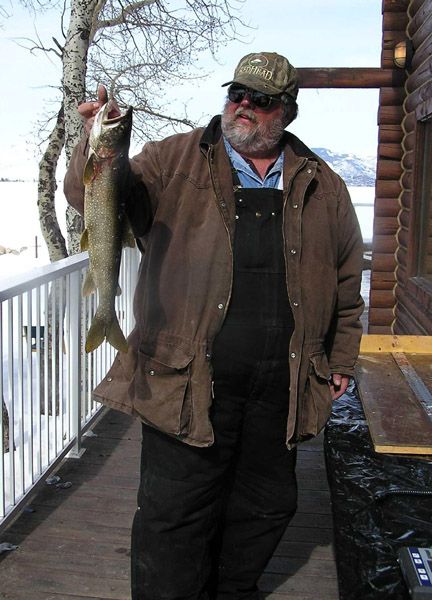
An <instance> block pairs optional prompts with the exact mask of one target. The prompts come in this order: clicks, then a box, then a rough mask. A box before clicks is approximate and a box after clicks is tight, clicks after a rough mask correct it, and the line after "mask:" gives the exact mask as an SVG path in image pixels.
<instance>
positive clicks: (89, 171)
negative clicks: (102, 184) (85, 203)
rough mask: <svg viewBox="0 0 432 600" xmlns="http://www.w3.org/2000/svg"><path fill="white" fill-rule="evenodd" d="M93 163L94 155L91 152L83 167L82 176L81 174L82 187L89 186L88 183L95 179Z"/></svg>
mask: <svg viewBox="0 0 432 600" xmlns="http://www.w3.org/2000/svg"><path fill="white" fill-rule="evenodd" d="M94 161H95V154H94V153H93V152H90V154H89V157H88V159H87V162H86V164H85V167H84V174H83V183H84V185H89V183H91V182H92V181H93V179H94V177H95V164H94Z"/></svg>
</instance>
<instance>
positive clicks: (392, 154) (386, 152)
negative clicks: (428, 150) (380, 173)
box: [378, 143, 403, 161]
mask: <svg viewBox="0 0 432 600" xmlns="http://www.w3.org/2000/svg"><path fill="white" fill-rule="evenodd" d="M402 155H403V151H402V146H401V145H400V144H389V143H388V144H379V145H378V159H394V160H399V161H400V160H401V159H402Z"/></svg>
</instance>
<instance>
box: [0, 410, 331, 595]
mask: <svg viewBox="0 0 432 600" xmlns="http://www.w3.org/2000/svg"><path fill="white" fill-rule="evenodd" d="M95 433H96V434H97V437H96V436H92V437H85V438H84V442H83V443H84V447H85V448H86V452H85V453H84V455H83V456H82V458H81V459H79V460H67V461H65V463H64V464H63V465H62V467H61V469H60V470H59V472H58V474H59V475H60V476H61V479H62V481H70V482H71V483H72V486H71V487H70V488H68V489H57V488H56V487H55V486H44V487H43V488H42V489H41V491H40V492H39V493H38V495H37V496H36V497H35V498H34V499H33V500H32V502H31V509H32V510H33V512H25V513H23V514H22V515H21V516H20V517H19V518H18V519H17V520H16V521H15V522H14V523H13V524H12V525H11V526H10V527H9V528H8V529H7V530H6V532H5V533H4V534H3V535H2V536H1V540H0V541H1V542H10V543H14V544H18V545H19V548H18V549H17V550H15V551H13V552H9V553H7V554H3V555H1V556H0V581H1V586H0V598H2V599H4V600H28V598H29V597H31V598H32V600H62V599H63V600H128V599H130V592H129V574H130V564H129V561H130V551H129V544H130V528H131V524H132V519H133V515H134V511H135V503H136V492H137V488H138V482H139V456H140V435H141V432H140V426H139V423H138V422H137V421H136V420H133V419H131V418H130V417H128V416H126V415H122V414H120V413H117V412H115V411H110V412H108V413H107V415H106V416H105V417H104V418H103V419H102V420H101V421H100V422H99V423H98V425H97V426H96V427H95ZM297 474H298V482H299V508H298V512H297V514H296V516H295V517H294V519H293V521H292V523H291V524H290V526H289V527H288V529H287V531H286V533H285V535H284V536H283V539H282V540H281V542H280V544H279V546H278V548H277V550H276V552H275V554H274V556H273V558H272V560H271V561H270V562H269V565H268V566H267V569H266V572H265V574H264V575H263V576H262V578H261V580H260V588H261V590H262V592H263V597H265V598H266V599H267V600H312V598H313V599H314V600H316V599H317V598H319V600H337V599H338V591H337V579H336V567H335V561H334V554H333V549H332V539H333V529H332V527H333V526H332V516H331V512H330V500H329V491H328V486H327V479H326V475H325V466H324V458H323V451H322V437H321V436H319V437H318V438H317V439H315V440H311V441H310V442H308V443H307V444H304V445H303V446H301V447H300V450H299V459H298V469H297ZM30 592H31V593H30Z"/></svg>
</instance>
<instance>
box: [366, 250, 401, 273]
mask: <svg viewBox="0 0 432 600" xmlns="http://www.w3.org/2000/svg"><path fill="white" fill-rule="evenodd" d="M395 267H396V259H395V256H394V253H393V254H377V253H376V252H374V254H373V256H372V269H373V270H374V271H385V272H386V273H392V272H393V271H394V270H395Z"/></svg>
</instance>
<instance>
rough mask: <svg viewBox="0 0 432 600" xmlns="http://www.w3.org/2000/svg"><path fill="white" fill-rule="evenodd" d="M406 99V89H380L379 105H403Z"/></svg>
mask: <svg viewBox="0 0 432 600" xmlns="http://www.w3.org/2000/svg"><path fill="white" fill-rule="evenodd" d="M405 98H406V93H405V90H404V88H400V87H386V88H381V89H380V94H379V103H380V106H394V105H395V104H396V105H401V104H403V101H404V100H405Z"/></svg>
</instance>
